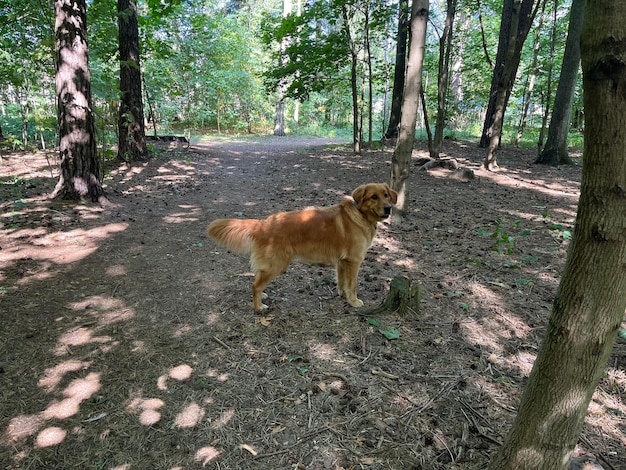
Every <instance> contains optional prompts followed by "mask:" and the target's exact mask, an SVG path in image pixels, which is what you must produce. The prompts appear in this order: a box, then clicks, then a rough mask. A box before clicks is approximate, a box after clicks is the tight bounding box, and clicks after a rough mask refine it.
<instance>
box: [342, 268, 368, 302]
mask: <svg viewBox="0 0 626 470" xmlns="http://www.w3.org/2000/svg"><path fill="white" fill-rule="evenodd" d="M360 266H361V263H360V262H355V261H350V260H339V263H337V290H338V291H339V295H345V296H346V300H347V301H348V303H349V304H350V305H352V306H353V307H357V308H358V307H362V306H363V302H362V301H361V300H360V299H359V298H358V297H357V296H356V283H357V277H358V274H359V267H360Z"/></svg>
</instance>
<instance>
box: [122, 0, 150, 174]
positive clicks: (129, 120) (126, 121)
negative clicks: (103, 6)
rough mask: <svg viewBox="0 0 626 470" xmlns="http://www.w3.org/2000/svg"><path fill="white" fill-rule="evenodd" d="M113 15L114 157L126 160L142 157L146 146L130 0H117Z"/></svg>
mask: <svg viewBox="0 0 626 470" xmlns="http://www.w3.org/2000/svg"><path fill="white" fill-rule="evenodd" d="M117 18H118V22H117V23H118V42H119V51H120V110H119V115H118V121H117V129H118V134H117V135H118V146H117V158H118V159H119V160H123V161H127V162H130V161H135V160H145V158H146V156H147V154H148V150H147V147H146V125H145V121H144V114H143V95H142V91H141V66H140V58H139V25H138V24H137V5H136V4H135V2H134V0H117Z"/></svg>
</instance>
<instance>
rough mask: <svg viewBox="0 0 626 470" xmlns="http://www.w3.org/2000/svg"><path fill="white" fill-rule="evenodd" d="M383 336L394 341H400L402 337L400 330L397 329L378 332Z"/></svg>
mask: <svg viewBox="0 0 626 470" xmlns="http://www.w3.org/2000/svg"><path fill="white" fill-rule="evenodd" d="M378 331H379V332H380V334H381V335H383V336H384V337H385V338H387V339H389V340H392V339H398V338H399V337H400V330H396V329H395V328H390V329H388V330H378Z"/></svg>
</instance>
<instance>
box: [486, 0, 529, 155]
mask: <svg viewBox="0 0 626 470" xmlns="http://www.w3.org/2000/svg"><path fill="white" fill-rule="evenodd" d="M534 1H535V0H504V4H503V6H502V20H501V22H500V37H499V40H498V52H497V54H496V63H495V67H494V69H493V77H492V79H491V90H490V92H489V104H488V106H487V112H486V114H485V122H484V125H483V132H482V136H481V139H480V146H481V147H488V146H489V145H490V144H491V143H492V142H491V137H492V136H493V135H494V134H495V133H497V132H498V131H497V129H496V127H500V130H501V127H502V126H501V123H500V124H499V125H498V123H497V122H496V117H498V118H499V119H500V118H501V119H504V111H505V109H506V105H507V103H508V100H509V96H510V94H511V90H512V89H513V83H514V80H515V75H516V74H517V68H518V67H519V62H520V58H521V54H522V47H523V45H524V41H525V40H526V37H527V36H528V32H529V31H530V27H531V25H532V23H533V20H534V18H535V14H536V13H537V9H536V8H535V5H534ZM514 4H518V6H519V8H518V11H517V15H518V17H519V21H518V22H517V24H516V25H513V24H512V15H513V6H514ZM512 26H515V27H516V28H517V32H516V34H515V35H511V27H512ZM511 38H514V44H513V45H511V44H510V40H511ZM509 46H512V53H511V54H510V55H508V51H509ZM507 56H508V57H507ZM505 71H506V72H507V75H508V77H504V78H505V79H503V74H504V73H505ZM501 93H504V96H499V94H501ZM497 137H498V139H497V140H498V143H499V140H500V136H499V135H498V136H497Z"/></svg>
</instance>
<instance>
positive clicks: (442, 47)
mask: <svg viewBox="0 0 626 470" xmlns="http://www.w3.org/2000/svg"><path fill="white" fill-rule="evenodd" d="M456 4H457V0H447V13H446V22H445V26H444V28H443V33H442V34H441V38H439V74H438V77H437V78H438V80H437V118H436V120H435V137H434V139H433V141H432V145H429V150H430V156H431V158H439V154H440V153H441V147H442V146H443V130H444V127H445V123H446V96H447V94H448V77H449V73H450V54H451V52H452V31H453V26H454V16H455V15H456ZM424 111H425V110H424Z"/></svg>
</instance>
